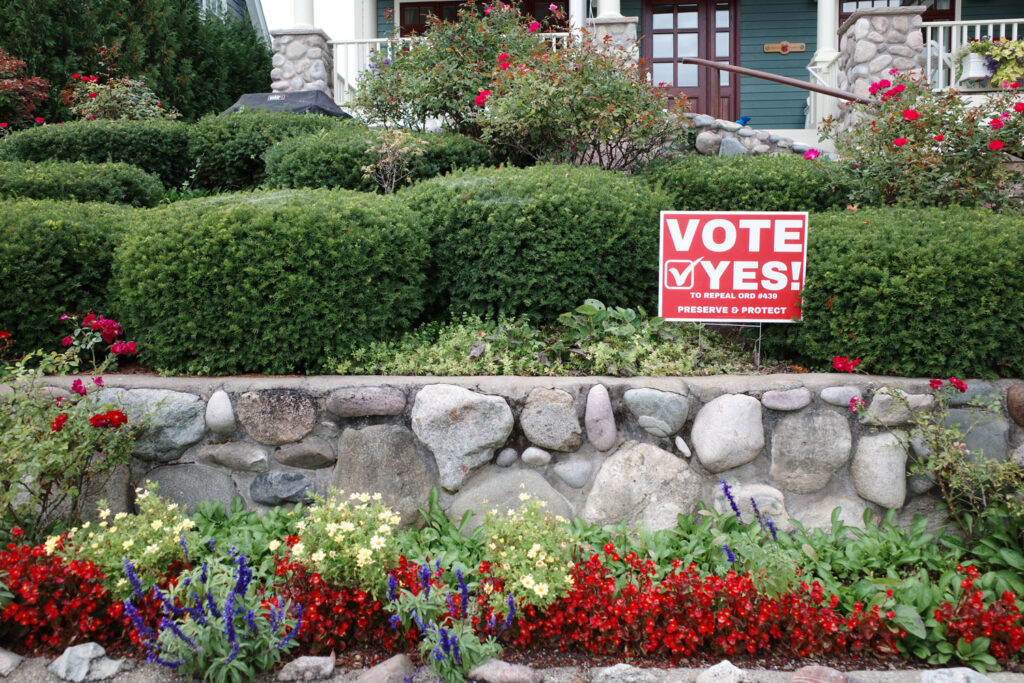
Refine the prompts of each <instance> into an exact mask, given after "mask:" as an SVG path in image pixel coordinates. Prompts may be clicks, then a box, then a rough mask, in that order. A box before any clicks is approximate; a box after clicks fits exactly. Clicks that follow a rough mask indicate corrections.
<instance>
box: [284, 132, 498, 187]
mask: <svg viewBox="0 0 1024 683" xmlns="http://www.w3.org/2000/svg"><path fill="white" fill-rule="evenodd" d="M378 139H379V135H377V134H375V133H371V132H370V131H367V130H365V129H360V128H357V127H356V126H354V125H349V126H343V127H339V128H337V129H333V130H330V131H324V132H318V133H314V134H311V135H303V136H300V137H294V138H289V139H287V140H284V141H282V142H279V143H278V144H276V145H274V146H273V147H271V148H270V149H269V150H267V153H266V156H265V160H266V164H267V176H266V182H265V184H266V185H267V186H268V187H310V188H316V187H341V188H346V189H350V190H364V191H371V190H374V189H376V188H377V183H375V182H374V181H373V180H372V179H371V178H368V177H367V175H366V173H365V170H364V167H366V166H368V165H370V164H372V163H375V162H377V160H378V155H377V154H376V153H375V152H374V150H373V147H374V145H375V144H376V143H377V141H378ZM415 139H416V140H419V141H423V142H424V143H426V144H424V145H423V147H422V152H423V153H422V154H419V155H410V156H409V157H408V159H407V162H408V170H409V179H410V180H418V179H421V178H432V177H434V176H437V175H441V174H443V173H447V172H448V171H451V170H453V169H456V168H471V167H474V166H481V165H484V164H487V163H489V162H491V161H492V157H491V154H490V153H489V152H488V150H487V148H486V147H485V146H484V145H483V144H481V143H479V142H477V141H475V140H473V139H471V138H468V137H466V136H464V135H457V134H454V133H419V134H416V136H415Z"/></svg>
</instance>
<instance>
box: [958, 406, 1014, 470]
mask: <svg viewBox="0 0 1024 683" xmlns="http://www.w3.org/2000/svg"><path fill="white" fill-rule="evenodd" d="M943 424H944V426H946V427H955V428H956V429H958V430H960V433H961V434H965V435H966V436H965V437H964V438H963V439H962V441H963V443H964V444H966V445H967V450H969V451H971V452H972V453H981V457H983V458H985V459H986V460H1006V459H1007V456H1009V454H1010V439H1009V437H1010V422H1009V420H1007V419H1006V418H1005V417H1003V416H1001V415H994V414H992V413H989V412H987V411H984V410H978V409H973V410H972V409H970V408H951V409H950V410H949V412H948V413H947V414H946V419H945V420H944V422H943ZM972 459H973V457H972Z"/></svg>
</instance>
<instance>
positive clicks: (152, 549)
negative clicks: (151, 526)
mask: <svg viewBox="0 0 1024 683" xmlns="http://www.w3.org/2000/svg"><path fill="white" fill-rule="evenodd" d="M159 550H160V548H159V547H158V546H157V544H156V543H150V544H149V545H147V546H146V549H145V550H144V551H142V554H143V555H155V554H156V553H157V551H159Z"/></svg>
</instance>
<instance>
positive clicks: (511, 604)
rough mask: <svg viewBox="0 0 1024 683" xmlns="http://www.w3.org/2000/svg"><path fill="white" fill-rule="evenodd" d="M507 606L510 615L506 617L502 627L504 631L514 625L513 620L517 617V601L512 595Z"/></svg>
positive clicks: (507, 601) (509, 596)
mask: <svg viewBox="0 0 1024 683" xmlns="http://www.w3.org/2000/svg"><path fill="white" fill-rule="evenodd" d="M505 604H507V605H508V614H507V615H506V616H505V623H504V624H502V625H501V630H502V631H504V630H505V629H507V628H508V627H509V626H511V625H512V620H513V619H515V616H516V599H515V597H514V596H513V595H512V594H511V593H509V594H508V600H506V601H505Z"/></svg>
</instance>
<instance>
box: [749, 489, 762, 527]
mask: <svg viewBox="0 0 1024 683" xmlns="http://www.w3.org/2000/svg"><path fill="white" fill-rule="evenodd" d="M750 507H751V508H752V509H753V510H754V517H755V518H756V519H757V523H758V524H759V525H760V526H761V528H762V529H763V528H764V519H763V518H762V517H761V509H760V508H758V507H757V501H756V500H754V498H753V497H751V498H750Z"/></svg>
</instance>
